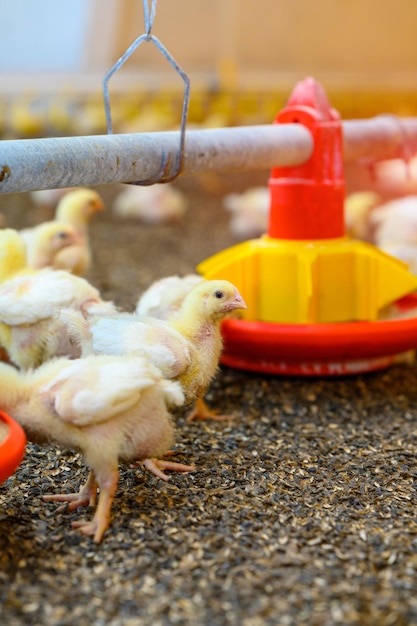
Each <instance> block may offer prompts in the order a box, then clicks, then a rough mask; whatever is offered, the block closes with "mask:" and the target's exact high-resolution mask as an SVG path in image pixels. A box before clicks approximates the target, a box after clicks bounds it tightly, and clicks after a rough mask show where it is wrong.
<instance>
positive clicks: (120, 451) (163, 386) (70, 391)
mask: <svg viewBox="0 0 417 626" xmlns="http://www.w3.org/2000/svg"><path fill="white" fill-rule="evenodd" d="M183 401H184V394H183V392H182V390H181V386H180V385H179V384H178V383H175V382H173V381H166V380H164V379H163V378H162V377H161V374H160V372H159V370H158V369H157V368H156V367H154V366H152V365H151V364H150V363H149V361H148V359H145V358H142V357H138V356H133V355H132V356H125V357H123V358H118V357H112V356H90V357H88V358H86V359H76V360H73V361H71V360H69V359H56V360H53V361H50V362H48V363H45V364H44V365H42V366H41V367H39V368H38V369H36V370H29V371H26V372H18V371H16V370H15V369H14V368H13V367H11V366H9V365H6V364H0V407H1V409H2V410H4V411H5V412H7V413H10V415H12V416H13V418H14V419H15V420H16V421H17V422H19V423H20V424H21V426H22V427H23V428H24V430H25V431H26V434H27V437H28V439H29V440H30V441H33V442H35V443H40V444H43V443H55V444H57V445H59V446H61V447H63V448H70V449H75V450H79V451H81V453H82V454H83V456H84V458H85V461H86V463H87V465H88V466H89V467H90V469H91V472H90V476H89V478H88V480H87V483H86V484H85V485H84V486H83V487H82V488H81V490H80V491H79V493H76V494H57V495H52V496H46V497H45V498H44V499H45V500H52V501H58V502H68V503H69V506H68V508H69V509H70V510H74V509H76V508H78V507H79V506H84V505H88V504H89V505H90V506H92V505H94V504H95V500H96V496H97V487H98V488H99V490H100V495H99V500H98V505H97V508H96V512H95V514H94V517H93V519H92V520H91V521H86V520H82V521H79V522H73V524H72V526H73V527H75V528H79V529H80V530H81V532H82V533H84V534H86V535H93V536H94V541H95V542H97V543H98V542H100V541H101V539H102V537H103V535H104V533H105V531H106V529H107V528H108V526H109V524H110V515H111V507H112V502H113V498H114V495H115V492H116V489H117V482H118V464H119V461H128V462H131V461H135V460H141V459H146V458H148V457H151V456H153V455H157V456H158V455H163V454H164V453H165V452H166V451H167V450H168V449H169V448H170V447H171V446H172V444H173V440H174V436H173V427H172V424H171V420H170V415H169V412H168V409H167V404H168V403H169V404H170V405H181V404H182V403H183ZM190 469H192V468H190Z"/></svg>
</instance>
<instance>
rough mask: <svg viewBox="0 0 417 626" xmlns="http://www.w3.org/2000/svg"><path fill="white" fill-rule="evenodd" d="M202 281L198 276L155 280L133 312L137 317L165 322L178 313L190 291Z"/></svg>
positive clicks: (168, 277)
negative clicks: (154, 318)
mask: <svg viewBox="0 0 417 626" xmlns="http://www.w3.org/2000/svg"><path fill="white" fill-rule="evenodd" d="M203 280H204V278H203V277H202V276H200V275H199V274H187V275H186V276H182V277H180V276H166V277H164V278H161V279H159V280H156V281H155V282H154V283H152V285H151V286H150V287H148V289H146V291H144V292H143V293H142V295H141V296H140V298H139V300H138V302H137V305H136V309H135V312H136V313H137V315H142V316H145V317H148V316H150V317H156V318H158V319H162V320H167V319H168V318H169V317H172V316H173V315H175V314H176V313H178V311H179V309H180V307H181V305H182V302H183V300H184V298H185V296H186V295H187V293H188V292H189V291H190V289H192V288H193V287H194V286H195V285H198V284H199V283H201V282H202V281H203Z"/></svg>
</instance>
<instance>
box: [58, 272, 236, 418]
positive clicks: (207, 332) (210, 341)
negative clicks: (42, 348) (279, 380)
mask: <svg viewBox="0 0 417 626" xmlns="http://www.w3.org/2000/svg"><path fill="white" fill-rule="evenodd" d="M246 308H247V306H246V304H245V301H244V300H243V298H242V296H241V295H240V293H239V292H238V290H237V289H236V287H235V286H234V285H232V283H230V282H228V281H224V280H213V281H208V280H204V281H202V282H201V283H199V284H197V285H195V286H194V287H193V288H192V289H191V290H190V291H189V292H188V294H187V295H186V297H185V298H184V300H183V303H182V305H181V308H180V310H179V311H178V312H177V313H176V314H174V315H173V316H172V317H171V318H169V319H168V320H166V321H164V320H158V319H156V318H153V317H146V318H143V317H140V316H138V315H136V314H132V313H118V314H115V315H112V316H108V315H105V316H94V314H87V315H86V318H87V321H85V320H82V322H81V323H79V325H78V327H77V322H76V321H75V323H73V324H72V329H71V327H69V328H70V334H71V332H72V334H73V337H74V338H76V339H77V338H78V340H79V341H80V343H81V344H82V350H83V354H88V353H91V352H93V353H97V354H114V355H122V354H128V353H132V352H133V353H137V354H144V355H146V356H148V357H149V358H150V359H151V361H152V363H154V365H156V366H157V367H159V369H160V370H161V372H162V374H163V376H164V377H166V378H173V379H176V380H179V382H180V383H181V385H182V388H183V389H184V393H185V397H186V402H187V404H190V403H192V402H196V405H195V408H194V411H192V413H191V415H190V416H189V419H207V418H212V419H226V416H215V415H214V414H213V413H212V412H210V411H209V409H208V408H207V407H206V405H205V403H204V401H203V399H202V398H203V395H204V394H205V392H206V390H207V388H208V386H209V384H210V382H211V380H212V378H213V377H214V376H215V374H216V372H217V369H218V364H219V359H220V354H221V350H222V347H223V342H222V336H221V331H220V324H221V321H222V320H223V319H224V318H225V317H227V316H228V315H229V314H230V313H231V312H232V311H235V310H237V309H246ZM78 319H80V317H79V316H78Z"/></svg>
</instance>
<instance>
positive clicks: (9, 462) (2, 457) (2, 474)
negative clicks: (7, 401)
mask: <svg viewBox="0 0 417 626" xmlns="http://www.w3.org/2000/svg"><path fill="white" fill-rule="evenodd" d="M0 420H1V422H2V423H3V424H5V425H6V426H7V429H8V434H7V436H6V437H5V439H3V440H0V483H2V482H4V481H5V480H6V478H8V477H9V476H11V475H12V474H13V473H14V472H15V470H16V469H17V468H18V467H19V465H20V463H21V462H22V459H23V456H24V454H25V447H26V435H25V432H24V430H23V429H22V427H21V426H20V424H18V423H17V422H15V421H14V420H13V419H12V418H11V417H9V415H7V414H6V413H3V412H1V411H0Z"/></svg>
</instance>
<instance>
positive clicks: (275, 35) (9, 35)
mask: <svg viewBox="0 0 417 626" xmlns="http://www.w3.org/2000/svg"><path fill="white" fill-rule="evenodd" d="M0 9H1V22H0V133H1V136H2V137H3V138H14V137H27V136H32V137H36V136H58V135H69V134H77V135H78V134H95V133H103V132H106V127H105V117H104V106H103V97H102V82H103V78H104V75H105V73H106V71H107V70H109V69H110V68H111V67H112V66H113V64H114V63H115V62H116V61H117V59H118V58H119V57H120V56H121V55H122V54H123V52H124V51H125V50H126V48H127V47H128V46H129V45H130V44H131V43H132V42H133V41H134V40H135V39H136V38H137V37H138V36H139V35H141V34H143V33H144V30H145V29H144V20H143V6H142V1H141V0H59V2H56V0H37V1H36V3H35V2H33V0H14V1H13V2H6V0H0ZM152 33H153V34H154V35H155V36H156V37H158V39H159V40H160V41H161V42H162V43H163V45H164V46H165V47H166V48H167V49H168V51H169V52H170V53H171V54H172V56H173V57H174V58H175V60H176V61H177V62H178V63H179V64H180V66H181V67H182V69H183V70H184V71H185V72H186V73H187V74H188V75H189V77H190V79H191V101H190V111H189V125H190V127H193V126H202V127H219V126H226V125H237V124H239V125H240V124H254V123H255V124H257V123H268V122H270V121H271V120H272V119H273V118H274V116H275V114H276V113H277V111H279V110H280V109H281V108H282V107H283V105H284V104H285V102H286V100H287V98H288V96H289V94H290V92H291V90H292V88H293V86H294V84H295V83H296V82H297V81H299V80H301V79H303V78H304V77H305V76H308V75H310V76H313V77H314V78H316V79H317V80H318V81H320V82H321V83H322V84H323V86H324V87H325V89H326V91H327V93H328V95H329V97H330V100H331V102H332V104H333V106H334V107H335V108H336V109H338V110H339V112H340V113H341V115H342V116H343V117H344V118H345V119H346V118H360V117H368V116H372V115H376V114H379V113H384V112H390V113H395V114H398V115H402V116H410V115H413V116H414V115H416V114H417V90H416V85H417V45H416V41H417V3H416V2H415V0H402V2H400V3H399V2H398V1H395V0H338V1H337V2H334V1H333V0H315V2H311V0H257V1H256V2H254V1H253V0H210V2H207V1H206V2H203V1H201V0H200V1H198V0H158V3H157V6H156V18H155V22H154V26H153V31H152ZM110 91H111V98H112V100H111V103H112V115H113V123H114V132H141V131H143V132H145V131H150V130H164V129H167V128H177V127H178V124H179V119H180V111H181V102H182V91H183V83H182V81H181V79H180V78H179V76H178V75H177V74H176V73H175V71H174V70H173V68H172V67H171V66H170V65H169V63H168V62H167V61H166V59H164V58H163V56H162V55H161V53H160V52H159V51H158V50H157V48H156V47H155V46H153V45H152V44H149V43H144V44H142V45H141V46H140V47H139V48H138V49H137V50H136V52H135V53H134V55H133V56H132V57H131V58H130V59H129V61H127V62H126V64H125V65H124V66H123V68H122V69H121V70H119V71H118V72H117V73H116V74H115V75H114V76H113V77H112V79H111V81H110Z"/></svg>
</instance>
